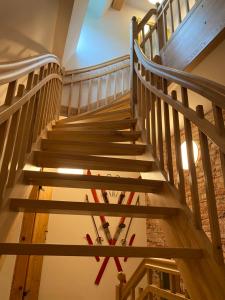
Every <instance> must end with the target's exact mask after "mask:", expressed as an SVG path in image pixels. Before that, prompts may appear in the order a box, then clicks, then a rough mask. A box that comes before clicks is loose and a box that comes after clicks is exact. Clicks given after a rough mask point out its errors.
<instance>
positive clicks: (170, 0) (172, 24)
mask: <svg viewBox="0 0 225 300" xmlns="http://www.w3.org/2000/svg"><path fill="white" fill-rule="evenodd" d="M169 10H170V20H171V29H172V32H174V18H173V7H172V0H169Z"/></svg>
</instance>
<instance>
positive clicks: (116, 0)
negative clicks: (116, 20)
mask: <svg viewBox="0 0 225 300" xmlns="http://www.w3.org/2000/svg"><path fill="white" fill-rule="evenodd" d="M124 3H125V0H113V3H112V8H113V9H116V10H121V8H122V7H123V4H124Z"/></svg>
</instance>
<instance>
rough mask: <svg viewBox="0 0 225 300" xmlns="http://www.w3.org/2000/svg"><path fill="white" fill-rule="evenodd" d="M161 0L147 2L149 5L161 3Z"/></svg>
mask: <svg viewBox="0 0 225 300" xmlns="http://www.w3.org/2000/svg"><path fill="white" fill-rule="evenodd" d="M162 1H163V0H148V2H149V3H151V4H156V3H162Z"/></svg>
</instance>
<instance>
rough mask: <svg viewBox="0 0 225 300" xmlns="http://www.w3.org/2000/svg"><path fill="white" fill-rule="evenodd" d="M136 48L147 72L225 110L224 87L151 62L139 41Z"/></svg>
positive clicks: (136, 42)
mask: <svg viewBox="0 0 225 300" xmlns="http://www.w3.org/2000/svg"><path fill="white" fill-rule="evenodd" d="M134 48H135V52H136V54H137V57H138V59H139V62H140V63H141V64H142V65H143V66H144V67H145V68H146V70H148V71H151V72H153V73H154V74H156V75H158V76H161V77H163V78H165V79H167V80H169V81H172V82H174V83H177V84H180V85H182V86H183V87H185V88H188V89H190V90H192V91H193V92H196V93H198V94H200V95H201V96H203V97H205V98H207V99H208V100H210V101H212V102H214V104H215V105H217V106H219V107H221V108H224V109H225V88H224V86H223V85H220V84H219V83H215V82H213V81H210V80H208V79H205V78H203V77H200V76H197V75H193V74H190V73H187V72H184V71H177V70H175V69H172V68H169V67H165V66H162V65H159V64H156V63H154V62H152V61H150V60H149V59H148V58H147V56H146V55H145V54H144V52H143V51H142V49H141V48H140V46H139V44H138V41H137V40H136V41H135V46H134Z"/></svg>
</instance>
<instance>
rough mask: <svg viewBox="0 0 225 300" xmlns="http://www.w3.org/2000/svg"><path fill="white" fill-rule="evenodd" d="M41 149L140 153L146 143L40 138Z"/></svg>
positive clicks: (65, 151) (66, 151)
mask: <svg viewBox="0 0 225 300" xmlns="http://www.w3.org/2000/svg"><path fill="white" fill-rule="evenodd" d="M41 149H42V150H46V151H54V152H64V153H71V154H75V153H76V154H79V153H80V154H96V155H97V154H98V155H141V154H143V153H144V152H145V151H146V145H134V144H119V143H107V142H105V143H104V142H87V141H79V142H78V141H60V140H49V139H42V140H41Z"/></svg>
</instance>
